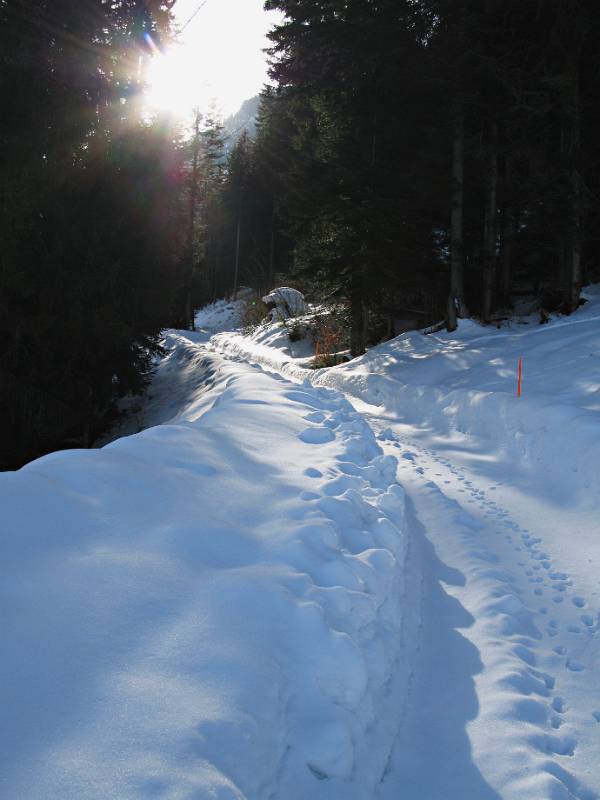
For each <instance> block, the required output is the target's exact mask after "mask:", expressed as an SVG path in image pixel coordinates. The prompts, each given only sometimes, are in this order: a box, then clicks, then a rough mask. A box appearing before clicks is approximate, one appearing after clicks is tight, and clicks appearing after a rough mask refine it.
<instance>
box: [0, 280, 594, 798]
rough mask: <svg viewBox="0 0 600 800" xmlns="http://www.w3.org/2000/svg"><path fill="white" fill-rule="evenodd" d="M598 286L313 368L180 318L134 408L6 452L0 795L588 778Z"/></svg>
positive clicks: (504, 786)
mask: <svg viewBox="0 0 600 800" xmlns="http://www.w3.org/2000/svg"><path fill="white" fill-rule="evenodd" d="M594 297H595V300H594V302H590V308H589V309H588V312H587V316H585V315H584V316H583V317H582V318H581V319H575V320H573V321H572V324H570V325H569V324H567V323H566V322H565V323H563V322H559V323H557V325H556V329H553V328H551V327H549V328H545V329H543V330H542V331H541V335H540V329H538V328H532V329H531V331H530V333H531V334H532V336H531V337H529V336H528V335H526V334H523V333H522V332H521V331H519V332H518V333H517V334H511V335H506V334H505V333H503V332H498V333H497V334H494V333H493V332H492V333H488V334H486V335H485V336H481V335H480V333H479V331H480V329H479V331H478V330H477V329H476V327H475V326H474V325H468V326H467V327H466V330H465V331H463V332H462V334H461V333H460V332H459V334H460V335H458V336H457V337H456V338H455V339H451V338H450V339H449V338H448V337H445V336H444V335H440V336H439V337H437V338H434V337H422V336H420V335H419V334H409V335H408V336H407V337H400V338H399V339H398V340H395V341H393V342H391V343H385V344H384V345H382V346H380V347H378V348H373V351H372V352H370V353H368V354H367V355H366V356H365V357H364V358H363V359H358V360H356V361H354V362H351V363H349V364H347V365H344V366H340V367H338V368H334V369H331V370H317V371H313V370H308V369H306V360H307V359H306V356H303V357H298V358H296V357H295V356H294V355H293V353H291V352H290V350H288V351H287V352H285V351H284V349H283V348H284V347H287V345H285V341H286V339H287V337H286V335H285V333H284V332H283V331H282V330H281V329H279V328H277V327H276V326H275V327H273V328H272V329H271V330H270V331H267V334H268V336H269V337H271V339H270V343H269V344H266V345H265V344H260V343H258V344H257V343H256V342H253V341H252V339H251V338H250V337H245V336H243V335H242V334H241V333H239V332H230V333H222V334H221V335H220V336H213V337H212V338H211V337H210V333H209V332H206V331H204V332H199V333H195V334H193V333H186V332H183V331H172V332H169V333H168V334H167V337H166V345H167V350H168V354H167V356H166V358H165V359H164V360H162V361H161V363H160V365H159V367H158V369H157V373H156V376H155V378H154V381H153V388H152V392H151V395H150V397H149V398H148V400H147V402H146V404H145V406H144V408H142V409H141V410H140V412H139V415H138V416H137V417H135V416H132V417H131V418H130V424H131V425H132V426H135V427H134V429H130V430H127V429H123V430H122V431H121V434H127V433H134V432H136V431H137V430H141V432H140V433H139V434H138V435H136V436H123V437H122V438H120V439H118V440H116V441H114V442H113V443H112V444H111V445H109V446H108V447H106V448H103V449H101V450H95V451H71V452H69V451H66V452H62V453H55V454H51V455H49V456H47V457H45V458H43V459H40V460H38V461H36V462H33V463H32V464H30V465H27V466H26V467H25V468H23V469H22V470H20V471H19V472H17V473H6V474H2V475H0V503H1V504H2V510H3V526H4V528H3V530H2V531H1V533H2V536H1V537H0V544H1V546H2V558H3V563H4V564H5V565H6V570H5V575H4V578H3V581H2V585H1V587H0V588H1V590H2V593H3V594H2V597H3V602H4V606H5V609H6V614H7V619H9V620H10V624H9V626H7V628H6V629H5V630H4V632H3V642H2V644H3V657H2V659H1V660H0V672H1V673H2V681H0V692H1V693H3V698H2V707H3V716H2V723H1V726H0V727H2V728H3V731H2V732H0V737H1V744H2V746H1V748H0V759H1V760H2V761H3V766H2V767H0V797H2V800H4V797H5V796H6V798H7V800H13V798H19V800H49V798H52V800H53V798H55V797H61V800H71V798H72V800H107V798H114V800H147V799H148V800H149V798H151V797H157V798H161V800H209V798H212V797H218V798H220V800H274V798H282V800H283V798H285V800H306V798H309V797H310V798H311V800H312V798H315V799H316V798H320V799H321V800H351V799H352V800H397V798H407V800H594V798H596V800H597V798H598V797H600V768H599V767H598V764H600V679H599V675H600V616H599V614H600V537H599V536H598V519H599V517H600V514H599V507H600V504H599V499H598V494H599V491H598V490H599V487H600V424H599V422H598V419H597V413H598V411H599V410H600V407H599V406H598V399H597V398H598V397H599V396H600V359H598V358H597V356H598V355H600V331H597V323H598V314H597V311H598V307H599V306H600V291H598V292H596V294H595V295H594ZM592 299H594V298H592ZM217 310H218V309H217ZM222 310H223V309H221V311H222ZM523 351H525V353H526V363H528V364H537V369H538V372H537V374H536V373H535V372H534V371H533V370H530V371H529V372H528V384H527V390H528V392H527V398H526V399H525V400H522V401H519V402H518V404H517V403H516V402H515V399H514V395H513V393H512V392H511V391H510V389H508V390H507V389H506V384H507V383H508V384H510V385H512V380H513V377H514V376H513V373H512V371H511V369H510V368H509V365H510V364H514V361H515V354H516V353H520V352H523ZM567 357H571V358H570V361H569V362H568V368H567V367H565V369H564V372H563V374H559V372H558V367H559V366H560V365H561V364H563V363H565V364H567ZM436 376H437V379H436ZM549 385H551V389H552V391H551V392H550V394H549V393H548V386H549ZM148 428H149V430H147V429H148ZM582 454H583V455H582ZM583 459H585V460H583Z"/></svg>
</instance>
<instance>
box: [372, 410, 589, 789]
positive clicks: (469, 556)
mask: <svg viewBox="0 0 600 800" xmlns="http://www.w3.org/2000/svg"><path fill="white" fill-rule="evenodd" d="M369 419H370V422H371V423H372V424H375V425H376V419H375V418H373V417H370V418H369ZM387 422H388V423H389V419H388V420H387ZM400 427H401V429H403V431H404V432H403V433H401V434H394V433H393V432H392V429H390V427H387V428H384V429H383V430H381V431H380V440H381V439H383V443H384V444H385V445H386V449H387V450H388V451H390V452H396V453H399V454H401V457H400V462H399V463H400V467H399V480H400V482H401V483H402V485H403V486H404V488H405V490H406V491H407V496H408V498H409V501H410V502H411V504H412V505H413V506H414V511H415V517H413V525H412V527H411V528H409V530H410V531H411V535H412V536H413V537H414V536H415V533H416V527H415V526H417V527H419V526H422V531H421V534H420V537H419V538H420V539H421V541H422V542H424V543H425V544H424V545H422V546H421V549H422V552H423V551H425V552H423V558H422V560H421V565H422V567H423V570H424V579H425V582H426V587H425V591H424V596H425V601H424V605H423V611H422V615H421V616H422V620H423V637H422V645H421V647H422V652H421V655H420V659H419V661H418V667H417V669H416V670H415V683H414V686H413V690H412V692H411V700H412V702H411V703H410V704H409V712H408V715H407V717H406V719H405V722H404V727H403V732H402V733H401V735H400V737H399V740H398V745H397V748H396V753H395V755H394V757H393V758H392V766H391V769H390V773H389V775H388V777H387V779H386V782H385V784H384V786H383V787H382V792H381V798H385V800H388V798H389V800H391V798H394V797H397V796H398V791H399V787H400V786H405V787H410V791H409V794H408V796H410V797H415V798H417V797H418V798H422V800H438V799H439V800H442V798H453V799H454V798H456V800H458V798H464V797H468V798H470V797H473V798H478V799H479V798H481V800H487V798H490V800H491V799H492V798H502V800H504V799H505V798H515V800H516V799H517V798H531V800H534V799H535V798H578V800H591V798H594V797H597V789H598V750H599V748H598V741H599V726H598V721H599V719H600V713H598V709H600V684H599V682H598V681H597V680H596V678H595V676H596V675H597V668H598V667H597V665H598V663H599V641H598V636H597V634H598V615H597V612H596V614H595V615H592V614H591V613H589V611H590V609H589V607H588V604H587V602H586V599H585V598H584V597H582V596H581V595H580V594H579V593H578V591H577V587H576V586H575V585H573V581H571V580H569V576H568V575H567V574H565V573H563V572H560V571H558V569H559V568H558V566H557V564H556V562H555V561H553V560H552V559H551V557H550V554H549V553H547V552H545V551H544V550H543V549H542V548H541V541H540V539H539V538H538V537H536V536H535V535H534V534H533V533H532V532H531V531H530V530H529V529H525V528H523V527H522V526H521V525H519V523H518V522H516V521H515V519H514V517H513V516H511V515H510V514H509V513H508V512H507V511H506V510H505V509H503V508H502V507H501V506H499V504H498V503H497V501H496V500H495V493H494V491H493V490H494V489H496V486H495V485H494V484H492V486H489V491H488V492H486V491H484V490H483V489H482V488H481V487H480V486H475V485H474V481H473V480H472V479H471V476H469V475H468V473H465V471H464V470H462V469H458V468H456V466H455V465H453V464H452V462H450V461H448V460H447V459H446V458H444V457H442V456H439V455H438V454H437V453H436V452H435V451H432V450H429V449H427V448H422V447H419V446H418V445H417V444H416V443H415V441H414V440H409V439H407V434H406V426H400ZM380 428H381V423H380ZM585 671H588V672H589V677H588V678H587V679H586V680H583V681H582V676H583V675H584V673H585ZM467 734H468V739H467ZM432 764H434V765H435V768H434V769H432Z"/></svg>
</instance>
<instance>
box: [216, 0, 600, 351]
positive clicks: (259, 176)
mask: <svg viewBox="0 0 600 800" xmlns="http://www.w3.org/2000/svg"><path fill="white" fill-rule="evenodd" d="M266 7H267V8H269V9H278V10H280V11H283V12H284V13H285V15H286V21H285V22H284V23H283V24H282V25H280V26H279V27H277V28H276V29H275V30H274V31H273V32H272V34H271V40H272V48H271V51H270V52H271V59H272V68H271V76H272V78H273V79H274V82H275V86H274V87H273V88H269V89H267V90H266V91H265V93H264V95H263V97H262V104H261V109H260V114H259V121H258V132H257V135H256V138H255V141H250V140H249V139H248V138H246V137H243V138H242V139H241V140H240V142H239V144H238V145H237V148H236V151H235V152H234V153H233V155H232V159H231V164H230V169H229V171H228V175H227V180H226V182H225V185H224V189H223V197H224V198H226V199H227V203H226V207H227V208H228V209H229V210H230V211H229V215H230V217H231V218H230V219H229V220H228V221H227V222H226V223H225V227H226V229H227V230H229V231H232V230H233V228H235V226H236V219H239V218H241V231H242V233H241V248H240V255H239V259H238V260H239V262H240V265H241V266H240V269H241V275H242V279H243V281H244V282H245V283H249V284H250V285H253V286H255V287H257V288H261V287H266V286H268V285H269V284H270V283H272V281H273V276H274V275H278V274H280V273H284V274H285V273H292V274H293V275H294V276H295V277H296V279H297V280H299V281H300V283H301V284H302V286H303V287H305V288H309V289H311V288H312V289H313V290H316V291H317V292H318V295H319V296H321V297H324V296H333V297H337V298H341V299H342V300H343V301H344V302H346V304H347V305H348V307H349V309H350V313H351V329H352V350H353V352H354V353H355V354H358V353H360V352H362V351H363V350H364V348H365V346H366V345H367V344H368V343H370V342H372V341H373V340H374V338H376V337H377V336H379V335H380V333H381V329H382V328H381V325H380V324H378V323H379V322H380V320H378V316H379V317H380V316H381V314H382V313H384V314H385V313H386V312H387V313H391V314H397V315H399V316H402V315H404V316H407V315H408V314H413V315H415V316H416V317H418V318H420V319H421V320H422V321H423V325H426V324H428V323H434V322H436V321H438V320H441V319H446V322H447V325H448V327H449V328H450V329H453V328H454V327H455V326H456V317H457V316H459V317H460V316H467V315H477V316H478V317H480V318H481V319H482V320H483V321H484V322H490V321H491V320H493V319H494V318H495V317H497V316H498V314H502V313H504V314H506V313H508V312H509V310H510V307H511V304H512V302H513V301H514V299H515V297H516V296H518V295H519V294H525V293H530V294H535V295H537V296H538V297H539V299H540V305H541V307H542V309H545V311H550V310H555V309H560V310H562V311H564V312H565V313H570V312H571V311H573V310H574V309H575V308H576V307H577V306H578V304H579V296H580V289H581V286H582V283H583V282H585V280H588V279H590V278H592V277H594V267H597V266H598V264H599V263H600V259H598V254H599V253H598V250H599V246H600V237H599V234H598V222H599V219H598V209H599V204H598V193H599V191H600V183H599V181H600V173H599V167H600V150H599V142H600V118H599V114H598V106H597V100H596V99H597V96H598V90H599V89H600V84H599V78H600V68H599V67H600V64H599V61H598V53H599V52H600V27H599V25H600V8H599V7H598V5H597V3H595V2H591V1H590V2H586V1H585V0H527V1H526V2H523V0H514V1H512V0H354V1H353V0H267V3H266ZM221 224H223V223H221ZM215 230H216V227H215ZM227 242H228V245H227V246H228V247H229V250H230V252H229V253H228V255H227V257H225V258H223V253H222V251H221V252H220V253H219V255H217V254H213V257H212V260H211V258H210V254H209V255H208V262H207V273H206V274H212V272H213V271H215V270H216V271H217V272H218V274H219V275H220V278H219V281H218V282H217V284H218V286H219V290H220V291H221V292H223V291H226V290H227V289H229V288H230V287H232V286H234V285H235V283H236V280H235V276H233V275H232V273H231V270H232V266H231V265H233V264H235V263H236V258H235V255H234V253H233V252H232V251H233V250H234V248H235V237H234V236H233V235H232V234H231V233H230V235H229V236H228V237H227ZM219 258H220V260H219ZM218 264H221V265H225V268H224V269H223V268H222V267H217V265H218ZM542 316H543V314H542Z"/></svg>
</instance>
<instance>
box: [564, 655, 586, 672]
mask: <svg viewBox="0 0 600 800" xmlns="http://www.w3.org/2000/svg"><path fill="white" fill-rule="evenodd" d="M565 666H566V668H567V669H568V670H571V672H583V670H584V669H585V667H584V666H583V664H582V663H581V662H580V661H576V660H575V659H574V658H567V661H566V664H565Z"/></svg>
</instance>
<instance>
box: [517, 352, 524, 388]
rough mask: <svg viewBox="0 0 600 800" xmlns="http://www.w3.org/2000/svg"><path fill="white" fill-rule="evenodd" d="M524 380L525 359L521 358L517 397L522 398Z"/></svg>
mask: <svg viewBox="0 0 600 800" xmlns="http://www.w3.org/2000/svg"><path fill="white" fill-rule="evenodd" d="M522 378H523V359H522V358H520V357H519V380H518V382H517V397H521V381H522Z"/></svg>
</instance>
